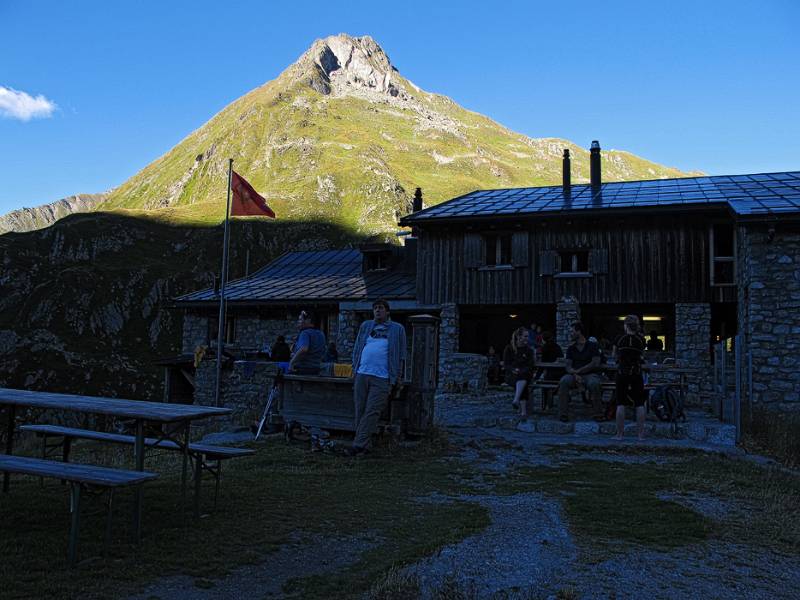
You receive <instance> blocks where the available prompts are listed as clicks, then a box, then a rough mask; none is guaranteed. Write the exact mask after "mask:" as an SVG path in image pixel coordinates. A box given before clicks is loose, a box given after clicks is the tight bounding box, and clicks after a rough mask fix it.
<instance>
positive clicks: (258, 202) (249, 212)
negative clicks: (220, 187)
mask: <svg viewBox="0 0 800 600" xmlns="http://www.w3.org/2000/svg"><path fill="white" fill-rule="evenodd" d="M231 191H232V192H233V200H232V201H231V215H232V216H234V217H271V218H273V219H274V218H275V213H274V212H272V209H271V208H270V207H269V206H267V201H266V200H264V198H263V197H262V196H261V195H260V194H259V193H258V192H257V191H255V190H254V189H253V186H252V185H250V184H249V183H247V180H246V179H245V178H244V177H242V176H241V175H239V174H238V173H237V172H236V171H233V173H231Z"/></svg>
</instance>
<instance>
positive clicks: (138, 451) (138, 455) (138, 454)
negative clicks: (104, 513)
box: [133, 419, 144, 544]
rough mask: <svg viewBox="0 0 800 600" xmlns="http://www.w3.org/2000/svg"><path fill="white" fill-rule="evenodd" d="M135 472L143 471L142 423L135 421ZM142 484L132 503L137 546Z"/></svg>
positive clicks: (140, 521) (139, 528)
mask: <svg viewBox="0 0 800 600" xmlns="http://www.w3.org/2000/svg"><path fill="white" fill-rule="evenodd" d="M133 454H134V460H135V462H136V470H137V471H144V421H142V419H136V441H135V442H134V446H133ZM143 487H144V486H142V484H139V485H137V486H136V497H135V498H134V501H133V541H134V543H135V544H138V543H139V541H140V540H141V539H142V503H143V497H142V496H143V490H142V488H143Z"/></svg>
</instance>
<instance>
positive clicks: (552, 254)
mask: <svg viewBox="0 0 800 600" xmlns="http://www.w3.org/2000/svg"><path fill="white" fill-rule="evenodd" d="M557 257H558V253H557V252H556V251H555V250H542V251H541V252H540V253H539V275H541V276H550V275H555V272H556V258H557Z"/></svg>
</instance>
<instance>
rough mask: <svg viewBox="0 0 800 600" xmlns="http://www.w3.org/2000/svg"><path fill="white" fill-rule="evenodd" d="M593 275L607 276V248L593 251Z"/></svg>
mask: <svg viewBox="0 0 800 600" xmlns="http://www.w3.org/2000/svg"><path fill="white" fill-rule="evenodd" d="M591 258H592V266H591V269H592V273H594V274H595V275H605V274H606V273H608V250H607V249H606V248H596V249H594V250H592V257H591Z"/></svg>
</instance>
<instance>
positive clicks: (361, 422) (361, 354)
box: [348, 300, 406, 456]
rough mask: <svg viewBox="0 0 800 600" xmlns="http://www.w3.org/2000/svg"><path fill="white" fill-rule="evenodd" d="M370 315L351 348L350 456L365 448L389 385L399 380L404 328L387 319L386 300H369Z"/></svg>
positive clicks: (402, 366)
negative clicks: (352, 426) (352, 432)
mask: <svg viewBox="0 0 800 600" xmlns="http://www.w3.org/2000/svg"><path fill="white" fill-rule="evenodd" d="M372 316H373V319H372V320H370V321H364V322H363V323H362V324H361V328H360V329H359V330H358V336H357V337H356V343H355V347H354V348H353V374H354V376H355V380H354V382H353V401H354V403H355V413H356V414H355V429H356V435H355V439H354V440H353V445H352V446H351V447H350V448H349V449H348V454H350V455H351V456H355V455H357V454H361V453H363V452H364V451H366V450H367V448H368V446H369V444H370V441H371V438H372V434H373V433H375V431H376V429H377V427H378V419H379V418H380V416H381V412H383V409H384V408H385V407H386V403H387V402H388V401H389V396H390V394H391V393H392V390H393V388H394V387H395V386H398V385H402V381H403V368H404V366H405V360H406V330H405V328H404V327H403V326H402V325H400V324H399V323H395V322H394V321H392V320H391V318H390V317H389V303H388V302H387V301H386V300H375V302H373V303H372Z"/></svg>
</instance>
